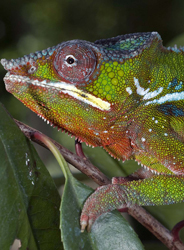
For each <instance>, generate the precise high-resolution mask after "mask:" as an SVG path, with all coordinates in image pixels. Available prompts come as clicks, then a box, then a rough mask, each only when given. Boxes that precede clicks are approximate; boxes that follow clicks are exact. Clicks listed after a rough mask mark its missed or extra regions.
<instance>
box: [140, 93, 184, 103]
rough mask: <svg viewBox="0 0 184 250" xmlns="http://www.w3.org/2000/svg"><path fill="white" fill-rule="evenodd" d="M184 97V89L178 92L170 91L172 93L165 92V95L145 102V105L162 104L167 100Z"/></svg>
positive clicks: (176, 99)
mask: <svg viewBox="0 0 184 250" xmlns="http://www.w3.org/2000/svg"><path fill="white" fill-rule="evenodd" d="M183 99H184V91H182V92H180V93H178V92H177V93H172V94H166V95H165V96H162V97H160V98H159V99H155V100H153V101H149V102H146V103H145V105H149V104H152V103H158V104H162V103H165V102H167V101H169V102H172V101H179V100H183Z"/></svg>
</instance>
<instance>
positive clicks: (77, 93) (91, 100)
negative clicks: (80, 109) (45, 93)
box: [4, 72, 111, 111]
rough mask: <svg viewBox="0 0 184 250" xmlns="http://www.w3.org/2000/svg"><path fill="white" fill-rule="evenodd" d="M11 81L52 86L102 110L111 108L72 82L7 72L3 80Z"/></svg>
mask: <svg viewBox="0 0 184 250" xmlns="http://www.w3.org/2000/svg"><path fill="white" fill-rule="evenodd" d="M7 80H8V81H11V82H19V83H20V82H22V83H27V84H30V85H34V86H38V87H43V88H53V89H56V90H59V91H61V92H62V93H64V94H68V95H70V96H72V97H73V98H74V99H77V100H79V101H82V102H83V103H85V104H88V105H91V106H93V107H95V108H98V109H100V110H103V111H108V110H110V109H111V104H110V103H109V102H107V101H104V100H102V99H101V98H99V97H95V96H93V95H92V94H90V93H86V92H85V91H83V90H81V89H78V88H77V87H76V86H74V85H73V84H67V83H66V82H63V81H61V82H47V81H46V80H43V81H39V80H37V79H36V80H32V79H30V78H29V77H28V76H21V75H13V74H11V73H10V72H7V73H6V75H5V77H4V81H5V82H6V81H7Z"/></svg>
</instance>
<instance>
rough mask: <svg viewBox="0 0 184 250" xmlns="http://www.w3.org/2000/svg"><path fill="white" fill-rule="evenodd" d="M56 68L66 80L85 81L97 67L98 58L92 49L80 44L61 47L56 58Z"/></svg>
mask: <svg viewBox="0 0 184 250" xmlns="http://www.w3.org/2000/svg"><path fill="white" fill-rule="evenodd" d="M54 67H55V69H56V71H57V73H58V74H59V75H60V76H61V77H63V78H64V79H66V80H69V81H71V82H78V81H85V80H88V78H89V77H90V75H91V74H92V73H93V71H94V69H95V67H96V56H95V54H94V52H93V51H92V50H91V48H90V47H88V46H86V45H85V46H84V45H82V44H80V43H76V44H71V45H66V46H61V47H59V49H58V51H57V54H56V56H55V59H54Z"/></svg>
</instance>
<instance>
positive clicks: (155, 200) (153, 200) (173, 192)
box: [80, 175, 184, 231]
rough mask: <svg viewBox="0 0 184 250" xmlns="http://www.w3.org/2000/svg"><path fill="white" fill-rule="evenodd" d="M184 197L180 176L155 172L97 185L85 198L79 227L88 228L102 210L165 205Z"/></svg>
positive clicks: (103, 211) (183, 182)
mask: <svg viewBox="0 0 184 250" xmlns="http://www.w3.org/2000/svg"><path fill="white" fill-rule="evenodd" d="M183 201H184V177H182V176H176V175H170V176H168V175H159V176H156V175H155V176H154V177H152V178H150V179H144V180H138V181H131V182H127V183H125V184H117V185H113V184H110V185H107V186H103V187H100V188H98V189H97V190H96V191H95V192H94V193H93V194H92V195H91V196H90V197H89V198H88V199H87V201H86V202H85V204H84V207H83V210H82V214H81V219H80V223H81V231H84V229H85V228H86V226H88V230H90V228H91V226H92V224H93V222H94V221H95V220H96V219H97V218H98V217H99V216H100V215H101V214H102V213H105V212H109V211H112V210H114V209H122V208H128V207H129V206H131V205H132V204H138V205H140V206H151V205H168V204H173V203H178V202H183Z"/></svg>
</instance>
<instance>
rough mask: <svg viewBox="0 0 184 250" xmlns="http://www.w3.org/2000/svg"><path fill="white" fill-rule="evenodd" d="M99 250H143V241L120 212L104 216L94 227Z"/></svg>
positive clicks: (93, 231)
mask: <svg viewBox="0 0 184 250" xmlns="http://www.w3.org/2000/svg"><path fill="white" fill-rule="evenodd" d="M92 235H93V236H94V238H95V244H96V245H97V246H98V250H106V249H108V250H119V249H121V250H127V249H128V250H130V249H131V250H140V249H141V250H142V249H144V247H143V245H142V243H141V241H140V240H139V238H138V237H137V235H136V233H135V232H134V230H133V229H132V228H131V226H130V225H129V224H128V222H127V221H126V220H125V219H124V217H123V216H122V215H121V214H120V213H119V212H118V211H113V212H112V213H106V214H102V215H101V216H100V217H99V218H98V219H97V220H96V222H95V224H94V226H93V227H92Z"/></svg>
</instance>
